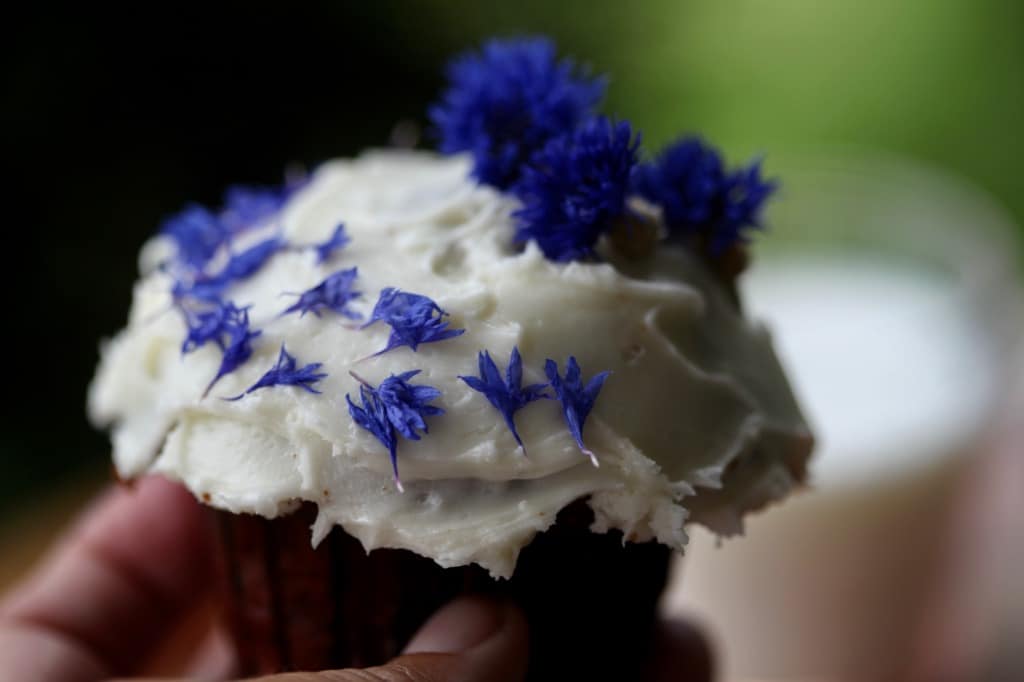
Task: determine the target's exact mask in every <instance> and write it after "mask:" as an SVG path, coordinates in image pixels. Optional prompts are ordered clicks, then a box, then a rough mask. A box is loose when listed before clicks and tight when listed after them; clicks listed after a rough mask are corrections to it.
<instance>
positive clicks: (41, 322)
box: [0, 0, 1024, 508]
mask: <svg viewBox="0 0 1024 682" xmlns="http://www.w3.org/2000/svg"><path fill="white" fill-rule="evenodd" d="M287 4H288V3H260V2H250V3H217V4H216V5H212V6H211V5H209V4H207V5H197V6H194V7H193V6H191V5H189V4H188V3H185V4H177V3H176V4H174V5H170V6H165V5H161V4H154V5H149V4H147V5H146V6H145V7H136V8H134V9H132V10H130V11H129V10H125V9H117V10H114V9H100V8H78V7H77V6H75V5H72V4H69V5H67V7H66V8H55V7H50V6H48V7H47V8H45V9H44V8H35V7H23V8H19V10H18V11H19V12H24V15H23V16H21V15H18V16H13V17H11V19H10V26H15V27H17V29H18V30H17V31H14V32H13V36H12V37H11V39H10V41H8V44H7V45H6V48H7V53H8V54H7V55H5V59H4V82H3V88H2V92H0V95H2V97H3V102H2V104H3V106H2V107H0V109H2V114H0V115H2V116H3V125H2V126H0V134H2V135H3V141H4V148H5V152H6V153H8V163H9V164H10V165H11V166H12V167H14V168H16V169H18V171H19V172H18V173H17V179H16V180H15V184H14V185H13V187H9V188H8V189H10V190H12V196H14V197H17V200H16V201H11V202H9V207H10V208H11V211H12V212H13V214H12V215H9V216H8V220H9V221H10V224H11V225H13V226H15V227H16V228H17V229H12V234H15V235H16V236H17V237H18V239H24V240H26V241H27V246H20V245H19V250H18V251H17V252H13V251H12V253H17V257H16V258H11V259H10V260H11V261H12V262H11V263H10V264H9V267H7V268H6V269H5V272H4V277H5V279H7V280H9V281H5V285H6V286H7V287H8V291H16V292H18V295H17V296H13V297H12V298H13V299H14V300H13V302H12V303H11V306H12V308H11V310H9V313H8V314H9V315H10V316H11V319H13V320H16V321H17V322H18V324H17V325H16V330H15V332H13V333H8V334H7V335H5V336H6V337H7V338H6V340H5V343H7V344H10V345H11V348H9V349H8V350H7V352H6V353H5V356H6V357H8V358H13V359H14V360H13V361H10V364H11V365H12V367H11V368H10V376H8V382H14V385H15V387H16V389H17V390H18V391H19V392H18V393H17V395H19V398H20V399H19V400H18V401H16V404H14V405H12V406H10V407H8V408H7V409H6V410H4V412H3V422H2V436H0V438H2V440H0V449H2V469H0V508H6V507H7V506H8V505H10V504H11V503H12V502H14V501H15V500H17V499H19V498H20V497H21V496H23V495H33V494H35V493H36V492H37V491H39V490H41V489H42V487H44V486H51V485H52V484H53V483H54V482H56V481H60V480H62V479H66V478H68V477H72V476H77V475H80V474H81V473H82V472H94V473H95V472H103V474H104V475H105V472H107V471H109V463H108V462H109V458H108V452H109V450H108V447H109V446H108V441H107V439H106V437H105V436H104V435H103V434H99V433H96V432H95V431H94V430H92V429H91V427H90V426H89V425H88V424H87V422H86V421H85V418H84V407H83V406H84V396H85V390H86V385H87V383H88V381H89V378H90V377H91V374H92V371H93V368H94V366H95V362H96V359H97V353H96V345H97V342H98V339H99V338H101V337H102V336H105V335H110V334H111V333H113V332H114V331H116V330H117V329H118V328H119V327H120V326H122V325H123V323H124V320H125V316H126V311H127V307H128V302H129V297H130V291H131V283H132V281H133V280H134V277H135V254H136V253H137V251H138V248H139V246H140V245H141V244H142V242H143V241H144V240H145V239H146V237H147V236H148V235H150V234H152V232H153V231H154V230H155V229H156V227H157V226H158V225H159V222H160V219H161V218H162V217H163V216H165V215H167V214H168V213H171V212H173V211H175V210H177V209H178V208H179V207H180V206H181V205H182V204H183V203H184V202H186V201H188V200H199V201H203V202H209V203H214V202H215V201H216V200H217V197H218V196H219V193H220V191H221V190H222V189H223V187H224V186H225V185H227V184H229V183H232V182H249V183H253V182H256V183H273V182H276V181H278V180H279V179H280V177H281V170H282V168H283V167H284V166H285V165H286V164H287V163H289V162H293V161H298V162H302V163H306V164H313V163H316V162H318V161H320V160H323V159H324V158H327V157H331V156H338V155H348V154H353V153H355V152H357V151H358V150H359V149H361V148H363V147H366V146H370V145H381V144H385V143H386V141H387V139H388V134H389V131H390V130H391V129H392V127H393V125H394V124H395V123H396V121H398V120H399V119H408V118H413V119H419V120H420V121H421V122H422V121H423V120H424V111H425V108H426V106H427V104H428V103H429V101H430V100H431V98H432V97H433V96H434V94H435V93H436V92H437V91H438V88H439V87H440V86H441V83H442V76H441V69H442V67H443V64H444V62H445V61H446V60H447V59H448V58H449V57H450V56H451V55H452V54H453V53H455V52H457V51H459V50H462V49H465V48H467V47H470V46H472V45H474V44H476V43H478V42H479V41H480V40H481V39H483V38H484V37H487V36H491V35H496V34H497V35H509V34H517V33H544V34H549V35H551V36H552V37H554V38H555V39H556V41H557V42H558V43H559V44H560V45H561V47H562V50H563V52H564V53H566V54H570V55H573V56H575V57H577V58H578V59H579V60H581V61H584V62H587V63H589V64H591V65H592V66H593V67H594V69H595V70H596V71H601V72H607V73H609V74H610V75H611V83H610V88H609V101H608V104H607V107H606V110H607V111H608V112H609V113H612V114H615V115H618V116H621V117H627V118H630V119H632V120H633V122H634V123H635V124H636V125H637V127H639V128H640V129H641V130H643V132H644V136H645V141H646V143H647V146H648V148H649V149H650V148H656V147H658V146H659V145H661V144H663V143H665V142H667V141H668V140H670V139H671V138H672V137H673V136H675V135H677V134H679V133H682V132H700V133H701V134H703V135H705V136H706V137H707V138H708V139H710V140H711V141H713V142H715V143H716V144H718V145H720V146H722V147H723V148H724V149H725V150H726V152H727V156H728V157H729V158H730V159H732V160H733V161H735V162H739V161H742V160H745V159H746V158H748V157H750V156H752V155H755V154H764V155H765V158H766V167H767V169H768V171H769V173H770V174H772V175H776V176H779V177H781V178H782V180H783V183H785V177H786V169H787V167H791V165H792V164H794V163H799V161H798V159H799V158H800V157H801V156H802V155H803V154H805V153H820V152H822V151H824V152H825V153H827V151H828V150H835V149H851V148H852V149H856V150H869V151H882V152H887V153H894V154H897V155H902V156H905V157H909V158H911V159H914V160H918V161H923V162H926V163H930V164H933V165H935V166H938V167H941V168H943V169H945V170H947V171H949V172H952V173H953V174H955V175H957V176H959V177H960V178H962V179H963V180H964V181H965V182H968V183H972V184H975V185H977V186H980V187H981V188H983V189H984V190H987V191H988V192H990V193H991V194H992V195H994V196H995V197H996V198H997V199H998V200H999V201H1000V202H1001V203H1003V204H1004V205H1005V206H1006V207H1008V208H1009V210H1010V211H1011V212H1012V214H1013V216H1014V218H1015V220H1016V222H1017V224H1018V225H1020V224H1024V172H1022V171H1021V159H1022V158H1024V137H1022V136H1021V134H1020V127H1021V122H1024V32H1022V31H1021V29H1022V27H1024V2H1020V0H973V1H972V0H898V1H896V0H847V1H845V2H840V1H828V0H688V1H680V2H672V1H669V0H653V1H651V2H631V3H625V2H585V1H583V0H570V1H564V0H563V1H561V2H545V1H542V0H518V1H517V2H509V3H491V2H488V3H483V2H469V1H466V0H460V1H458V2H436V3H428V2H415V1H411V0H410V1H407V2H397V1H394V0H391V1H386V2H377V3H354V2H352V3H337V2H320V3H301V5H298V4H297V5H295V6H285V5H287ZM822 229H827V226H822ZM964 229H965V230H969V229H971V226H970V225H965V226H964Z"/></svg>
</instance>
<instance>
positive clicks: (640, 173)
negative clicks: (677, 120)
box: [634, 137, 776, 255]
mask: <svg viewBox="0 0 1024 682" xmlns="http://www.w3.org/2000/svg"><path fill="white" fill-rule="evenodd" d="M775 189H776V183H774V182H770V181H764V180H762V178H761V163H760V161H755V162H753V163H751V164H750V165H749V166H747V167H744V168H740V169H738V170H735V171H732V172H727V171H726V170H725V165H724V163H723V161H722V156H721V154H720V153H719V152H718V150H716V149H715V148H714V147H711V146H710V145H708V144H706V143H705V142H703V141H702V140H700V139H699V138H695V137H688V138H683V139H681V140H679V141H677V142H675V143H673V144H671V145H669V146H668V147H667V148H665V150H664V151H662V152H661V154H659V155H658V157H657V158H656V159H655V160H654V161H653V162H651V163H647V164H643V165H642V166H641V167H639V168H638V169H637V172H636V174H635V177H634V191H636V192H637V193H638V194H640V195H641V196H643V197H644V198H646V199H648V200H649V201H651V202H652V203H654V204H657V205H659V206H661V209H662V211H663V214H664V218H665V224H666V226H667V227H668V229H669V231H670V233H671V234H674V235H680V236H688V235H698V236H701V237H703V238H704V239H705V240H706V243H707V246H708V249H709V250H710V251H711V253H712V254H715V255H718V254H721V253H722V252H723V251H725V250H727V249H728V248H729V247H730V246H732V245H733V244H736V243H745V242H746V241H747V236H746V232H747V231H748V230H749V229H750V228H757V227H760V226H761V220H760V211H761V207H762V205H763V204H764V202H765V200H766V199H767V198H768V197H769V196H770V195H771V194H772V192H774V191H775Z"/></svg>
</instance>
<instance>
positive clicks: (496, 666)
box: [260, 597, 528, 682]
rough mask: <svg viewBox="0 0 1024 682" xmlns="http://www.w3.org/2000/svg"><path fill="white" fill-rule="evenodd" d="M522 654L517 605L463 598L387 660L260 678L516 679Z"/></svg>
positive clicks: (278, 681)
mask: <svg viewBox="0 0 1024 682" xmlns="http://www.w3.org/2000/svg"><path fill="white" fill-rule="evenodd" d="M527 653H528V652H527V633H526V619H525V618H524V617H523V615H522V613H521V612H520V611H519V609H518V608H516V607H515V606H513V605H511V604H508V603H499V602H494V601H491V600H487V599H483V598H480V597H465V598H461V599H458V600H456V601H454V602H452V603H451V604H449V605H448V606H446V607H444V608H443V609H441V610H440V611H438V612H437V613H436V614H434V616H433V617H432V618H431V619H430V620H429V621H427V623H426V624H425V625H424V626H423V627H422V628H421V629H420V631H419V632H418V633H417V634H416V636H415V637H413V639H412V641H411V642H410V643H409V646H407V647H406V650H405V653H403V654H402V655H401V656H399V657H398V658H396V659H395V660H393V661H391V662H390V663H388V664H387V665H382V666H378V667H375V668H367V669H365V670H336V671H328V672H319V673H290V674H286V675H272V676H270V677H263V678H260V682H518V681H519V680H522V679H524V677H525V676H526V663H527Z"/></svg>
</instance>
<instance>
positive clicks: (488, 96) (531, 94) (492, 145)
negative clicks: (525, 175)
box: [429, 38, 605, 190]
mask: <svg viewBox="0 0 1024 682" xmlns="http://www.w3.org/2000/svg"><path fill="white" fill-rule="evenodd" d="M447 77H448V89H447V90H446V91H445V92H444V93H443V94H442V96H441V101H440V102H439V103H438V104H436V105H434V106H433V107H431V109H430V111H429V117H430V121H431V123H432V124H433V126H434V128H435V132H436V134H437V136H438V138H439V141H440V150H441V151H442V152H444V153H446V154H452V153H455V152H463V151H468V152H472V153H473V157H474V166H473V175H474V176H475V177H476V178H477V179H478V180H480V181H481V182H484V183H487V184H490V185H493V186H495V187H497V188H499V189H503V190H504V189H508V188H509V187H511V186H512V185H513V184H515V182H516V181H517V180H518V179H519V174H520V171H521V168H522V165H523V164H524V163H525V162H526V161H528V160H529V159H530V157H532V156H533V154H534V153H535V152H537V151H538V150H540V149H541V148H542V147H543V146H544V145H545V144H547V142H548V141H550V140H552V139H554V138H555V137H558V136H561V135H565V134H568V133H571V132H572V131H573V130H575V129H576V127H577V126H578V125H580V123H582V122H583V121H584V120H585V119H586V118H587V117H588V116H590V115H591V113H592V112H593V110H594V108H595V107H596V106H597V104H598V102H600V100H601V98H602V97H603V96H604V88H605V81H604V79H602V78H593V77H590V76H589V75H587V74H586V73H585V72H582V70H581V69H579V68H578V67H577V66H576V64H575V63H574V62H573V61H572V60H569V59H563V60H561V61H558V59H557V55H556V52H555V46H554V44H553V43H552V42H551V41H550V40H548V39H546V38H517V39H509V40H491V41H488V42H486V43H484V45H483V49H482V50H480V52H468V53H466V54H463V55H461V56H459V57H457V58H455V59H454V60H453V61H452V62H451V63H450V64H449V65H448V70H447Z"/></svg>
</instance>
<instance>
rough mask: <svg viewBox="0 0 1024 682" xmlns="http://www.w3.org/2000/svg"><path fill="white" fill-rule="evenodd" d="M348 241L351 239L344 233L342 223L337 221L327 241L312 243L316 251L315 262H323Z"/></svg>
mask: <svg viewBox="0 0 1024 682" xmlns="http://www.w3.org/2000/svg"><path fill="white" fill-rule="evenodd" d="M350 241H352V240H351V239H350V238H349V236H348V234H346V233H345V225H344V223H338V226H337V227H336V228H334V232H333V233H332V234H331V236H330V238H329V239H327V241H324V242H320V243H319V244H314V245H313V249H314V250H315V251H316V262H317V264H320V263H323V262H324V261H326V260H327V259H329V258H330V257H331V256H333V255H334V252H335V251H338V250H340V249H343V248H345V245H347V244H348V243H349V242H350Z"/></svg>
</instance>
